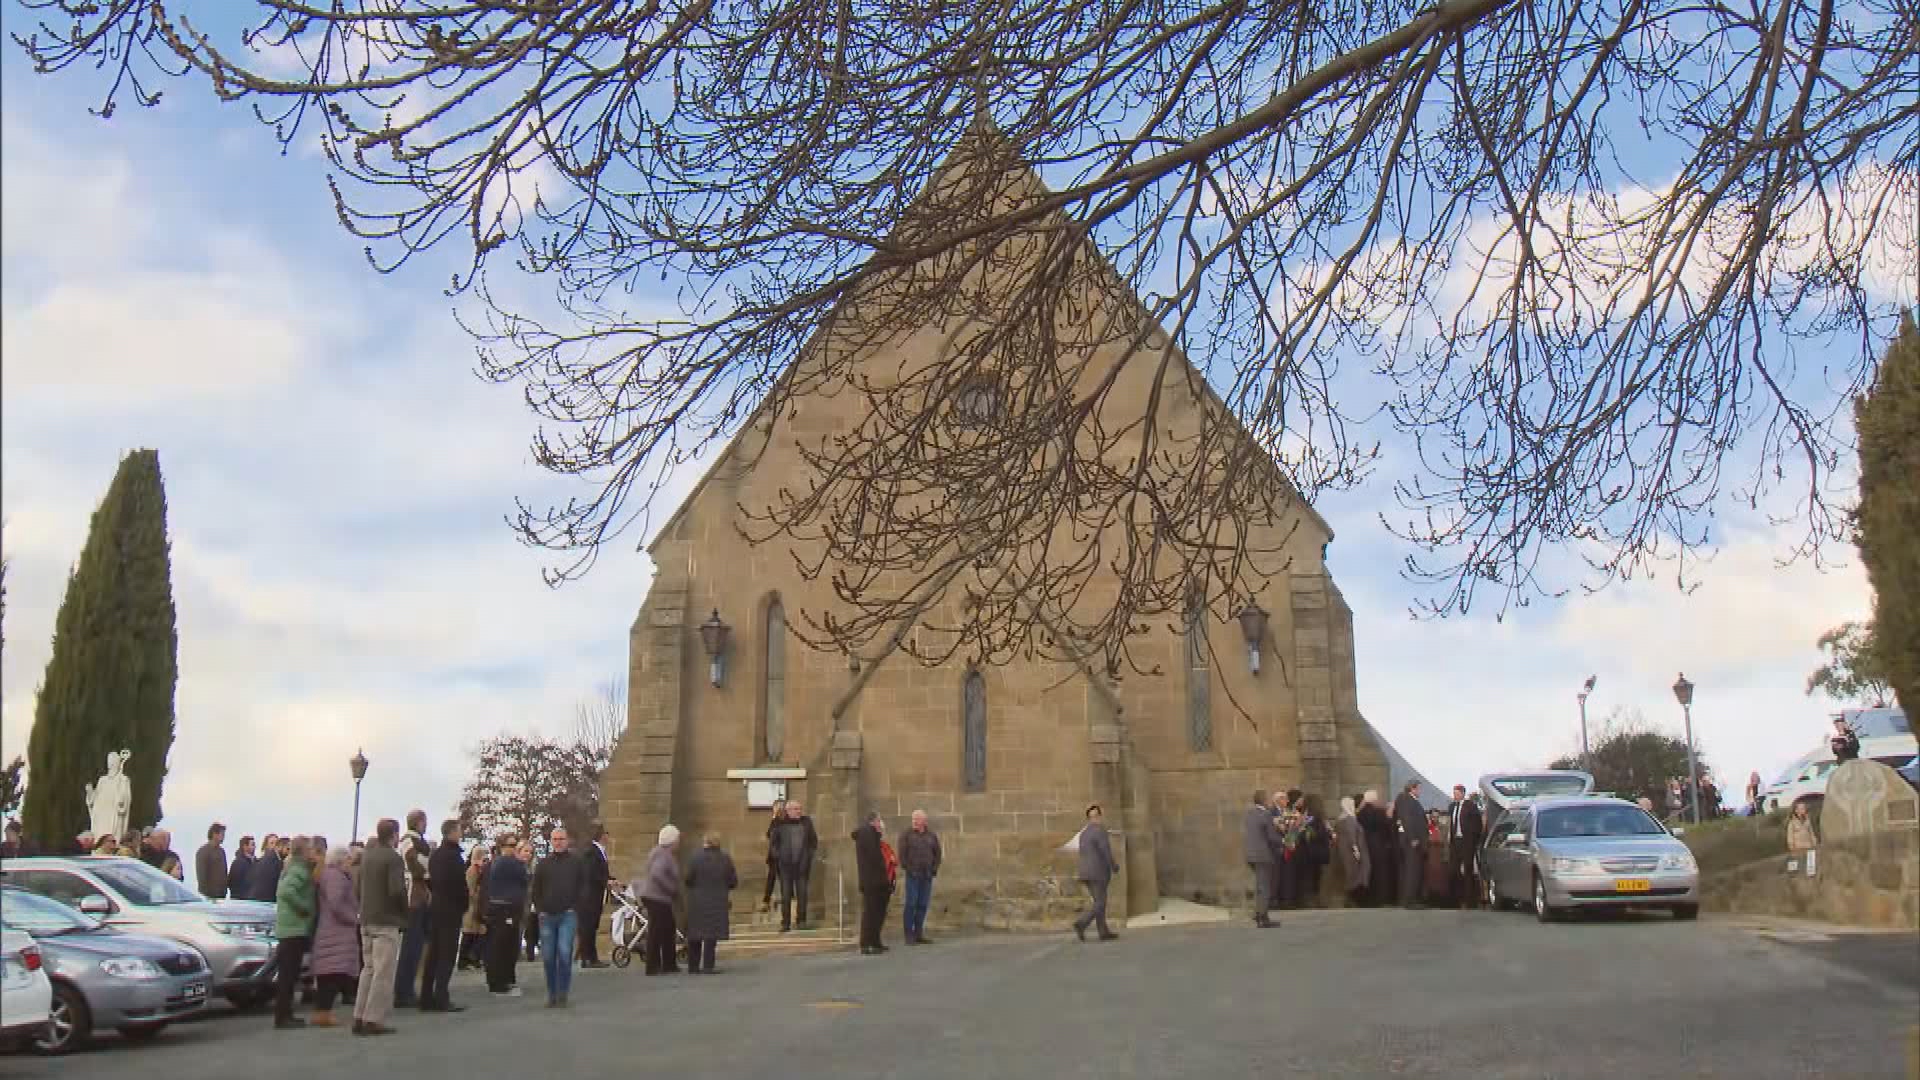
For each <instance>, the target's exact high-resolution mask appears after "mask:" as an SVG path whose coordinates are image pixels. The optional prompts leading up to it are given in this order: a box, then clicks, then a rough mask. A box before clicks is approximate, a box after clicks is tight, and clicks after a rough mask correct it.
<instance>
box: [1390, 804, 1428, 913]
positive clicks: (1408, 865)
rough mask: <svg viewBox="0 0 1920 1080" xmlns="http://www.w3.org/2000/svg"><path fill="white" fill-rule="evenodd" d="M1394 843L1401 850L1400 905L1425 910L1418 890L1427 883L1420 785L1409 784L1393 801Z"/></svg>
mask: <svg viewBox="0 0 1920 1080" xmlns="http://www.w3.org/2000/svg"><path fill="white" fill-rule="evenodd" d="M1393 824H1394V831H1395V840H1396V841H1397V844H1398V847H1399V848H1400V851H1399V856H1400V906H1401V907H1404V908H1418V907H1424V906H1425V905H1423V904H1422V903H1421V902H1420V889H1421V885H1422V883H1423V882H1424V881H1425V880H1426V868H1427V808H1426V807H1424V806H1422V805H1420V782H1419V781H1418V780H1414V781H1410V782H1408V784H1407V786H1406V790H1404V791H1402V792H1400V795H1399V797H1398V798H1396V799H1394V800H1393Z"/></svg>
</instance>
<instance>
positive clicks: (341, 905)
mask: <svg viewBox="0 0 1920 1080" xmlns="http://www.w3.org/2000/svg"><path fill="white" fill-rule="evenodd" d="M352 861H353V849H352V848H350V847H347V846H346V845H345V844H336V845H334V846H333V847H330V848H328V849H327V864H326V868H325V869H323V870H321V871H320V879H319V883H318V884H317V885H316V886H315V889H314V894H315V896H316V897H317V899H318V901H319V908H320V919H319V922H318V923H317V924H316V926H315V928H314V931H313V982H314V987H315V989H316V990H317V991H318V993H317V996H316V997H315V1000H314V1008H313V1020H312V1023H313V1026H314V1027H336V1026H338V1025H337V1024H336V1023H335V1022H334V1019H333V1003H334V1001H336V1000H338V999H344V998H346V997H347V996H349V995H350V994H352V993H353V991H354V987H355V985H356V984H358V983H359V981H360V897H359V891H358V890H356V889H355V888H354V887H353V875H352V874H351V873H349V872H348V864H349V863H351V862H352Z"/></svg>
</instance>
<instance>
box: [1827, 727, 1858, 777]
mask: <svg viewBox="0 0 1920 1080" xmlns="http://www.w3.org/2000/svg"><path fill="white" fill-rule="evenodd" d="M1827 748H1828V749H1830V750H1832V751H1833V760H1835V761H1837V762H1839V763H1840V764H1842V765H1845V764H1846V763H1847V762H1849V761H1857V760H1859V757H1860V736H1859V734H1857V733H1856V732H1855V731H1854V730H1853V728H1852V727H1851V726H1850V725H1848V723H1847V718H1846V717H1844V716H1836V717H1834V718H1833V735H1832V737H1831V738H1829V739H1827Z"/></svg>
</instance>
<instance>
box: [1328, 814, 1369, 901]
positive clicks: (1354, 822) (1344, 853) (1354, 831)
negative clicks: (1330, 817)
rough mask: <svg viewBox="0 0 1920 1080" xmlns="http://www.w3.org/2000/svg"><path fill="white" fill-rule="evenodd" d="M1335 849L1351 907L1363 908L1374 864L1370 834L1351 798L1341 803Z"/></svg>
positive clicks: (1334, 838) (1335, 823) (1334, 828)
mask: <svg viewBox="0 0 1920 1080" xmlns="http://www.w3.org/2000/svg"><path fill="white" fill-rule="evenodd" d="M1333 845H1334V849H1335V854H1336V856H1337V857H1338V858H1339V860H1340V880H1341V881H1342V882H1344V883H1345V884H1346V890H1347V905H1348V906H1349V907H1359V906H1361V905H1362V904H1363V903H1365V902H1366V897H1367V881H1368V878H1369V875H1370V874H1371V872H1372V866H1373V861H1372V860H1371V859H1370V858H1368V857H1367V834H1366V833H1365V832H1363V831H1362V830H1361V828H1360V819H1359V818H1358V817H1356V816H1354V805H1353V799H1352V798H1351V797H1347V798H1342V799H1341V800H1340V820H1338V821H1336V822H1334V823H1333Z"/></svg>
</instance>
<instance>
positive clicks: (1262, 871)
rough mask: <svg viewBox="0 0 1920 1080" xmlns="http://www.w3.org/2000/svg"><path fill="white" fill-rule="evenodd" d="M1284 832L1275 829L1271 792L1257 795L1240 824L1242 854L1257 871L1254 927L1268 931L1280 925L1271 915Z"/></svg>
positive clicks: (1261, 792)
mask: <svg viewBox="0 0 1920 1080" xmlns="http://www.w3.org/2000/svg"><path fill="white" fill-rule="evenodd" d="M1279 841H1280V830H1278V829H1276V828H1274V827H1273V810H1272V809H1271V808H1270V807H1268V805H1267V793H1266V792H1264V791H1256V792H1254V793H1253V805H1252V806H1249V807H1247V813H1246V817H1245V818H1243V819H1242V820H1241V822H1240V847H1241V854H1242V855H1243V856H1244V857H1245V858H1246V860H1247V869H1249V870H1251V871H1253V925H1255V926H1258V927H1261V928H1262V929H1265V928H1266V927H1270V926H1278V925H1280V924H1279V923H1276V922H1274V921H1273V919H1272V917H1270V916H1269V915H1268V914H1267V913H1268V912H1269V911H1271V910H1272V909H1273V896H1272V892H1273V883H1274V872H1273V868H1274V864H1275V862H1276V861H1277V860H1278V859H1279V858H1280V857H1281V853H1280V852H1277V851H1275V850H1274V849H1275V848H1277V847H1279V846H1280V842H1279Z"/></svg>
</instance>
